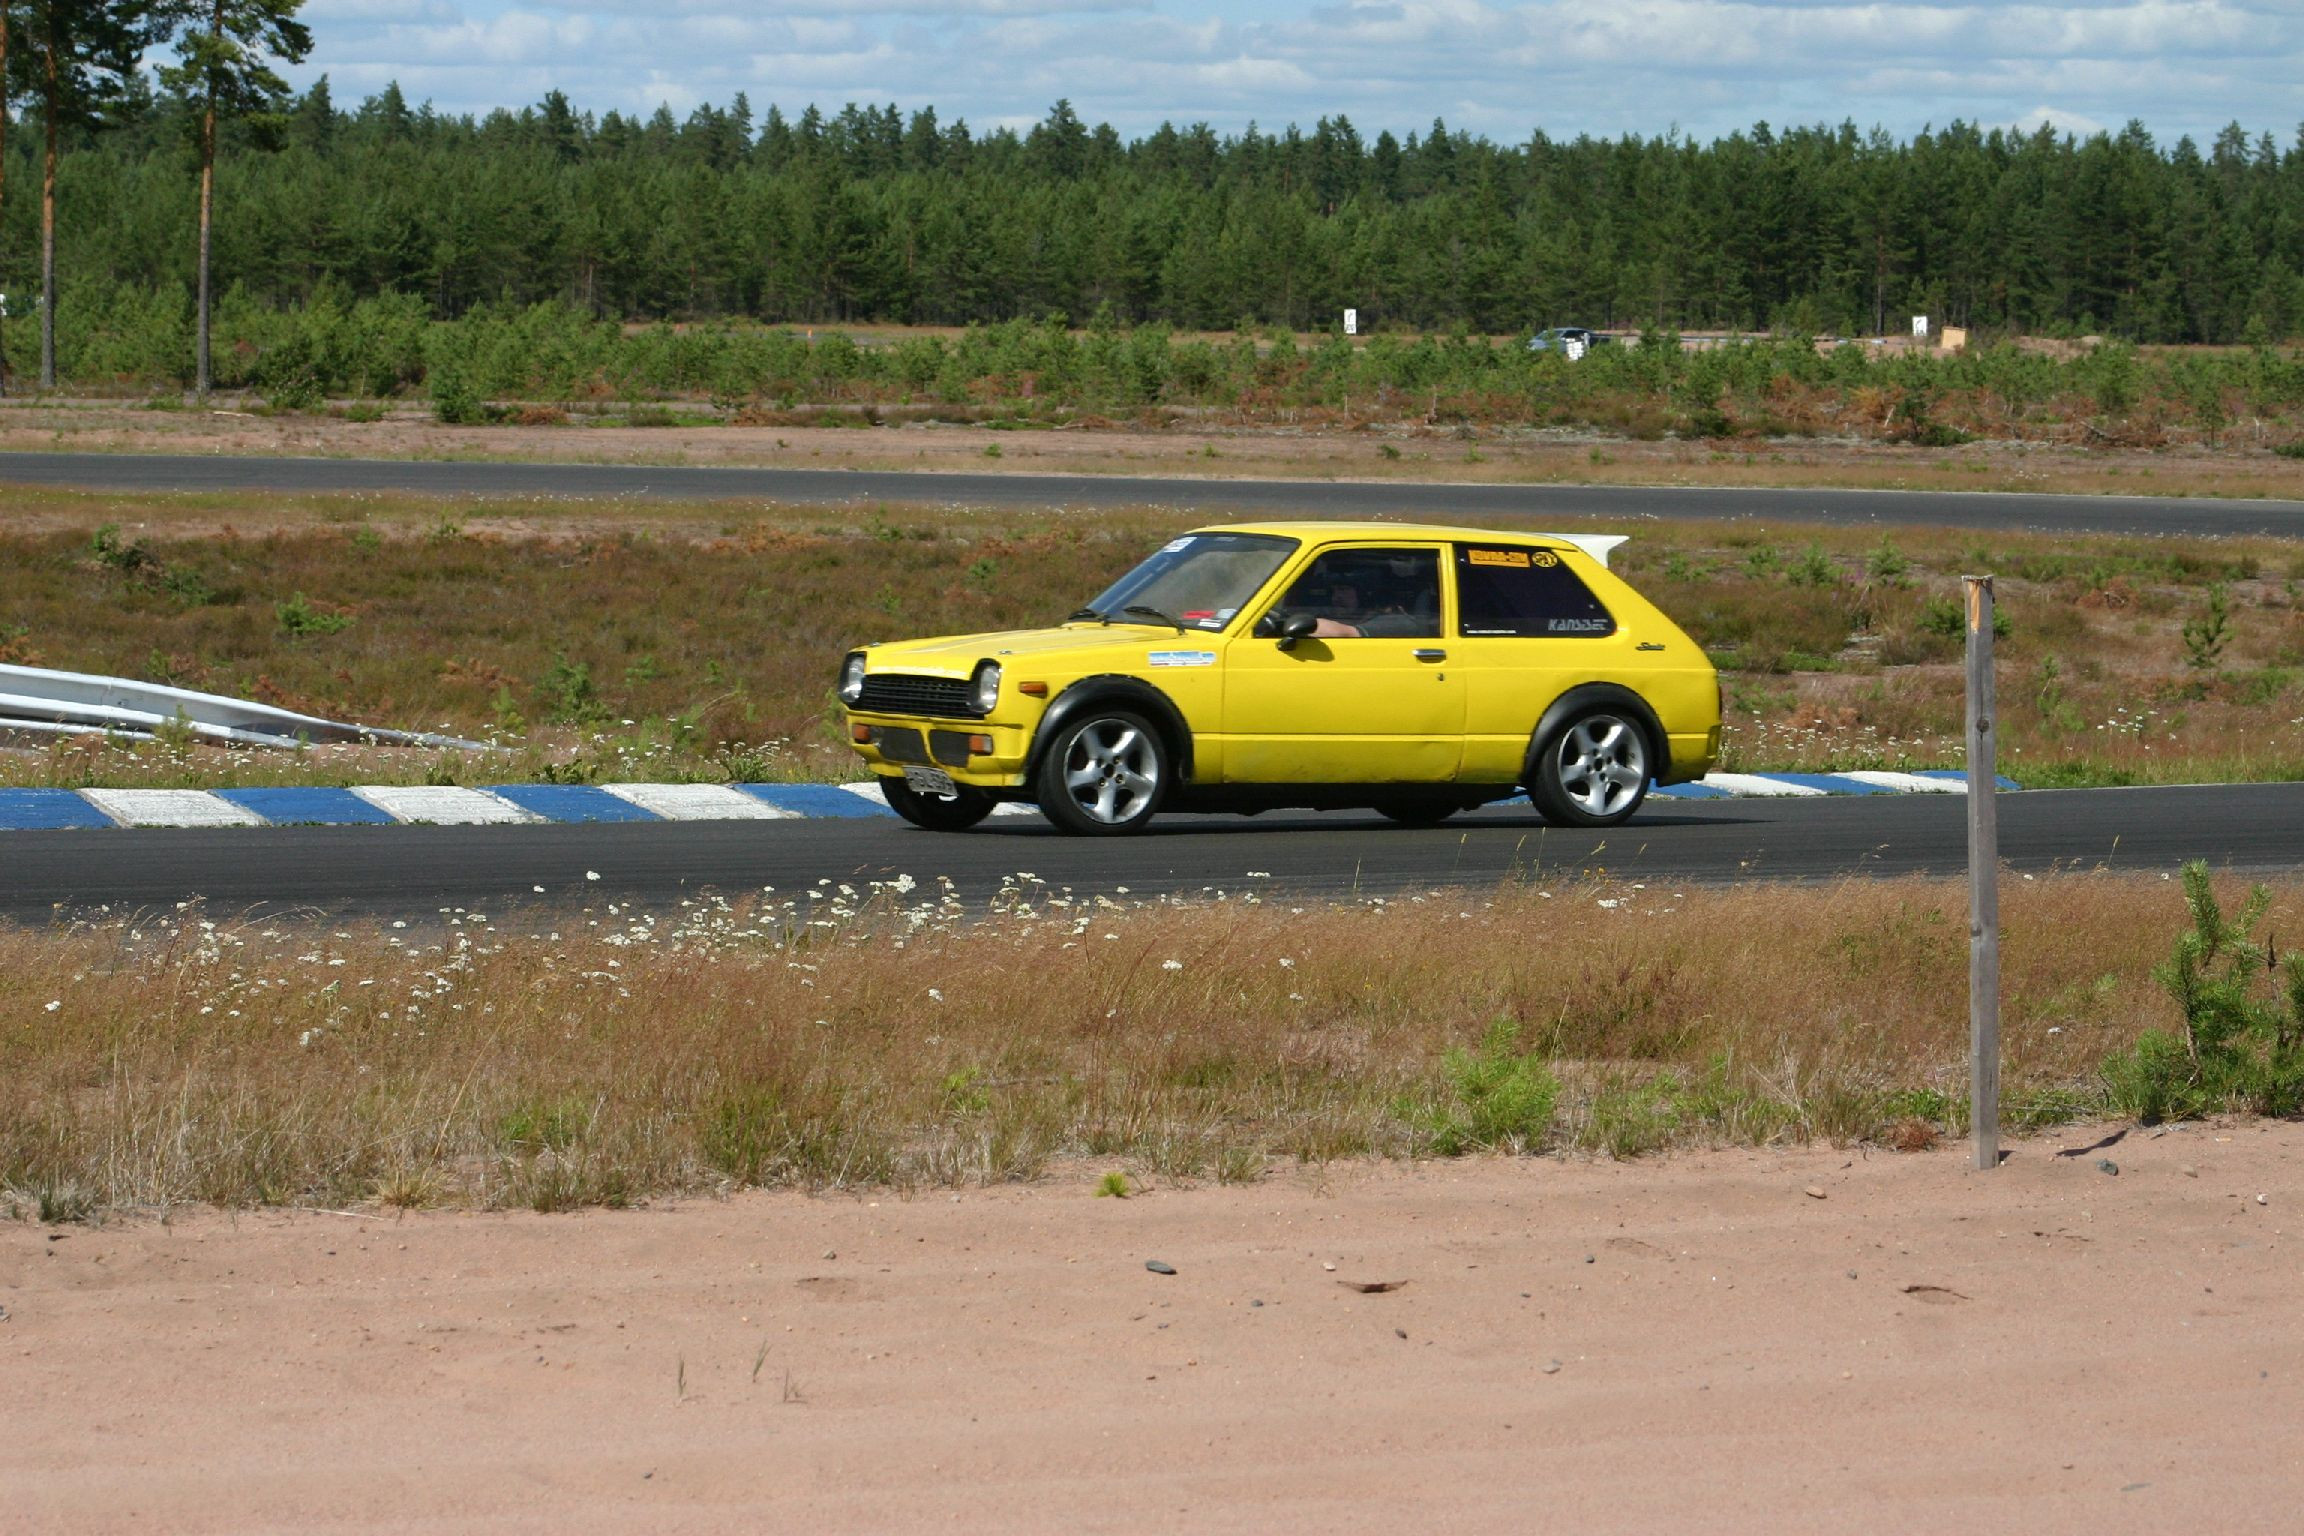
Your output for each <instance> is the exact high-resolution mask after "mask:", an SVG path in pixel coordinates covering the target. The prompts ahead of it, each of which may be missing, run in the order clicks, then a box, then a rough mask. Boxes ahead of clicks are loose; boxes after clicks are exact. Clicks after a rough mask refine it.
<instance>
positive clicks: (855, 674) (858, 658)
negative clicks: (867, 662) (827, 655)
mask: <svg viewBox="0 0 2304 1536" xmlns="http://www.w3.org/2000/svg"><path fill="white" fill-rule="evenodd" d="M862 697H864V653H863V652H862V651H850V652H849V653H848V659H847V660H846V661H843V662H842V663H840V702H841V703H843V704H853V703H855V702H856V701H857V700H858V699H861V698H862Z"/></svg>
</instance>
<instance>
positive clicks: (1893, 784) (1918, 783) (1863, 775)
mask: <svg viewBox="0 0 2304 1536" xmlns="http://www.w3.org/2000/svg"><path fill="white" fill-rule="evenodd" d="M1833 777H1834V778H1836V779H1854V780H1855V781H1856V782H1857V783H1859V784H1875V785H1878V786H1879V787H1880V788H1882V789H1893V790H1898V791H1901V792H1902V793H1904V794H1908V795H1964V794H1966V793H1968V784H1967V781H1966V780H1963V779H1924V778H1922V777H1921V776H1920V775H1918V774H1916V773H1890V772H1888V771H1887V770H1886V769H1882V768H1853V769H1850V770H1849V771H1848V772H1846V773H1836V774H1834V775H1833Z"/></svg>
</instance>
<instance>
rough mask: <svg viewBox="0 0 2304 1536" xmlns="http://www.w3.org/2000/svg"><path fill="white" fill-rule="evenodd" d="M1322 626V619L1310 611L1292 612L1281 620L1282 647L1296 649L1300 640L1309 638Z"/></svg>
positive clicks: (1287, 649)
mask: <svg viewBox="0 0 2304 1536" xmlns="http://www.w3.org/2000/svg"><path fill="white" fill-rule="evenodd" d="M1319 627H1320V620H1319V619H1318V618H1317V617H1315V616H1314V615H1312V614H1309V613H1292V614H1290V615H1288V617H1286V618H1284V619H1282V620H1281V621H1280V649H1282V650H1284V651H1290V650H1294V649H1295V648H1296V642H1297V641H1299V640H1309V639H1311V638H1312V634H1313V632H1314V631H1315V630H1317V629H1318V628H1319Z"/></svg>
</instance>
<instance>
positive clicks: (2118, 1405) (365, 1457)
mask: <svg viewBox="0 0 2304 1536" xmlns="http://www.w3.org/2000/svg"><path fill="white" fill-rule="evenodd" d="M2113 1134H2115V1133H2114V1132H2113V1131H2110V1130H2105V1131H2089V1132H2078V1131H2073V1132H2067V1133H2065V1134H2064V1135H2062V1136H2061V1137H2059V1138H2058V1139H2057V1140H2055V1141H2052V1142H2040V1143H2025V1144H2019V1145H2017V1146H2016V1148H2015V1150H2014V1152H2013V1155H2012V1156H2011V1157H2010V1158H2009V1159H2008V1161H2007V1162H2006V1163H2005V1164H2004V1165H2003V1166H2002V1168H2001V1169H2000V1170H1999V1171H1998V1172H1997V1173H1994V1174H1991V1175H1984V1174H1979V1173H1977V1172H1975V1171H1973V1170H1972V1168H1971V1167H1970V1165H1969V1159H1968V1155H1967V1153H1966V1150H1965V1149H1964V1148H1958V1147H1948V1148H1939V1149H1937V1150H1935V1151H1931V1152H1925V1153H1919V1154H1913V1155H1897V1154H1893V1153H1884V1152H1874V1153H1871V1154H1869V1155H1866V1154H1864V1153H1861V1152H1851V1151H1838V1150H1833V1149H1829V1148H1805V1149H1797V1150H1791V1151H1774V1150H1770V1151H1757V1152H1752V1151H1737V1152H1722V1153H1712V1154H1705V1155H1699V1156H1688V1157H1680V1158H1673V1159H1665V1160H1653V1161H1642V1162H1636V1163H1629V1164H1598V1165H1583V1164H1564V1163H1560V1162H1555V1161H1549V1160H1534V1161H1486V1160H1475V1161H1465V1162H1456V1163H1436V1164H1426V1165H1420V1166H1416V1167H1408V1168H1401V1167H1349V1168H1346V1167H1333V1168H1330V1169H1329V1170H1327V1171H1326V1172H1325V1173H1324V1174H1311V1173H1305V1174H1290V1175H1285V1176H1281V1177H1278V1178H1275V1179H1273V1180H1270V1181H1267V1182H1265V1183H1263V1184H1261V1185H1257V1186H1254V1187H1203V1188H1197V1189H1190V1190H1174V1191H1157V1192H1149V1193H1140V1194H1138V1195H1137V1196H1136V1197H1134V1198H1131V1199H1127V1200H1112V1199H1097V1198H1094V1197H1093V1195H1092V1181H1091V1178H1090V1176H1089V1171H1081V1172H1080V1173H1079V1174H1078V1176H1077V1177H1066V1178H1064V1179H1059V1180H1053V1181H1050V1182H1048V1183H1045V1184H1041V1185H1037V1186H1031V1187H1013V1188H1001V1189H994V1190H987V1191H969V1192H965V1193H963V1194H961V1195H959V1196H957V1197H955V1196H954V1195H952V1194H950V1193H949V1192H936V1193H931V1194H923V1195H920V1196H917V1197H914V1198H909V1199H906V1198H899V1197H897V1196H895V1195H883V1196H881V1197H879V1198H878V1199H877V1200H875V1199H873V1198H871V1197H846V1196H842V1197H837V1198H824V1197H808V1196H804V1195H795V1194H752V1195H746V1196H743V1197H741V1198H737V1199H733V1200H729V1201H726V1202H711V1201H695V1202H688V1203H684V1204H681V1205H678V1206H672V1207H666V1206H659V1207H656V1208H653V1209H647V1210H640V1211H627V1212H609V1211H595V1212H587V1213H584V1214H580V1215H558V1216H536V1215H531V1214H527V1213H520V1214H511V1215H475V1214H459V1213H435V1214H425V1215H417V1216H410V1217H407V1218H405V1219H400V1220H395V1219H392V1218H391V1217H390V1216H384V1215H350V1216H347V1215H332V1214H326V1213H309V1212H308V1213H300V1214H292V1215H290V1214H264V1215H256V1216H248V1215H242V1216H238V1217H232V1216H225V1215H218V1214H213V1213H200V1214H191V1213H185V1214H180V1215H178V1216H177V1217H176V1218H175V1219H174V1220H173V1221H171V1222H168V1223H166V1224H162V1223H160V1222H157V1221H151V1220H133V1221H122V1222H116V1223H113V1224H111V1225H106V1226H102V1227H69V1228H58V1229H43V1228H39V1227H35V1226H32V1225H29V1224H16V1225H9V1226H7V1227H5V1228H0V1305H4V1306H5V1307H6V1309H7V1313H8V1316H7V1319H6V1321H5V1322H0V1425H5V1426H6V1428H5V1433H4V1434H0V1530H4V1531H7V1532H31V1531H75V1532H104V1531H136V1532H154V1531H168V1532H202V1531H234V1532H241V1531H345V1530H370V1529H390V1530H419V1531H437V1532H445V1531H477V1530H487V1531H519V1532H528V1531H533V1532H569V1531H632V1530H648V1531H754V1530H764V1529H792V1528H805V1529H807V1530H809V1531H811V1532H819V1533H820V1532H841V1531H863V1530H897V1529H910V1528H915V1527H923V1526H934V1527H937V1528H940V1529H956V1530H984V1531H993V1530H998V1531H1107V1530H1143V1529H1151V1528H1171V1529H1177V1530H1189V1531H1236V1530H1309V1529H1320V1530H1324V1531H1370V1532H1397V1531H1403V1530H1417V1531H1453V1530H1474V1531H1491V1530H1492V1531H1504V1530H1528V1529H1537V1528H1548V1529H1555V1530H1575V1531H1617V1530H1620V1531H1654V1530H1662V1529H1696V1530H1707V1531H1722V1530H1742V1531H1763V1530H1765V1531H1800V1530H1852V1529H1858V1528H1872V1529H1887V1530H1917V1529H1920V1528H1922V1527H1923V1525H1929V1526H1941V1527H1943V1528H1946V1529H1971V1530H1988V1531H2012V1530H2027V1531H2081V1530H2086V1531H2089V1532H2097V1533H2100V1532H2112V1531H2145V1530H2156V1529H2164V1528H2167V1527H2169V1526H2171V1525H2191V1526H2195V1527H2199V1528H2207V1529H2216V1530H2221V1531H2237V1530H2266V1531H2269V1530H2292V1529H2294V1528H2295V1521H2296V1518H2297V1517H2296V1509H2297V1505H2298V1500H2299V1498H2300V1497H2304V1460H2300V1459H2299V1457H2298V1455H2297V1447H2298V1446H2299V1445H2300V1444H2304V1308H2300V1306H2299V1302H2300V1301H2304V1274H2300V1272H2299V1268H2298V1265H2297V1261H2296V1251H2297V1249H2298V1248H2299V1247H2304V1243H2300V1242H2298V1241H2296V1240H2295V1239H2292V1238H2291V1236H2290V1235H2289V1234H2287V1232H2286V1230H2285V1228H2286V1223H2288V1222H2289V1221H2292V1220H2296V1219H2297V1217H2298V1213H2299V1212H2300V1211H2304V1125H2299V1124H2271V1125H2259V1124H2255V1123H2244V1124H2235V1125H2223V1126H2197V1127H2182V1128H2178V1129H2175V1130H2172V1131H2169V1132H2168V1133H2166V1134H2164V1135H2154V1134H2152V1133H2149V1132H2131V1133H2129V1134H2127V1135H2126V1136H2125V1138H2123V1139H2120V1140H2117V1141H2116V1142H2112V1143H2110V1144H2098V1143H2101V1142H2102V1141H2103V1138H2105V1137H2108V1136H2111V1135H2113ZM2100 1159H2111V1160H2113V1161H2116V1163H2117V1165H2118V1173H2117V1174H2110V1173H2107V1172H2106V1171H2104V1170H2103V1169H2102V1168H2101V1167H2100V1166H2099V1160H2100ZM1811 1191H1814V1193H1811ZM2259 1195H2261V1196H2263V1199H2261V1200H2259V1198H2258V1197H2259ZM1819 1196H1820V1197H1819ZM1147 1260H1159V1261H1161V1262H1163V1263H1165V1264H1168V1265H1170V1266H1172V1267H1173V1269H1174V1270H1175V1273H1174V1274H1173V1275H1163V1274H1156V1273H1153V1272H1151V1271H1149V1270H1148V1269H1147V1267H1146V1261H1147ZM1393 1281H1398V1282H1405V1284H1403V1285H1401V1286H1400V1287H1399V1288H1398V1289H1396V1290H1391V1291H1387V1292H1376V1293H1365V1292H1362V1291H1359V1290H1356V1289H1353V1288H1351V1287H1350V1286H1349V1285H1348V1284H1346V1282H1353V1283H1370V1282H1393Z"/></svg>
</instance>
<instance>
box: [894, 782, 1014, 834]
mask: <svg viewBox="0 0 2304 1536" xmlns="http://www.w3.org/2000/svg"><path fill="white" fill-rule="evenodd" d="M952 787H953V791H954V793H953V795H952V798H951V799H949V800H947V799H945V798H944V797H943V796H942V795H924V794H922V793H920V791H918V790H916V789H914V788H913V787H912V786H911V785H909V784H907V783H905V782H904V781H903V780H902V779H882V780H881V781H880V793H881V794H883V795H885V796H887V797H888V809H890V810H892V811H894V812H895V813H896V814H897V815H899V816H901V817H903V818H904V819H905V820H906V821H908V822H910V823H912V825H914V826H916V827H926V828H927V829H928V830H929V831H931V832H965V831H967V830H968V829H969V828H970V827H972V826H974V825H976V823H978V822H980V821H982V820H983V819H984V818H985V817H987V816H989V815H991V814H992V797H991V796H990V795H988V794H986V793H984V791H982V790H980V789H975V788H972V787H970V786H969V785H966V784H955V785H954V786H952Z"/></svg>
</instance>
